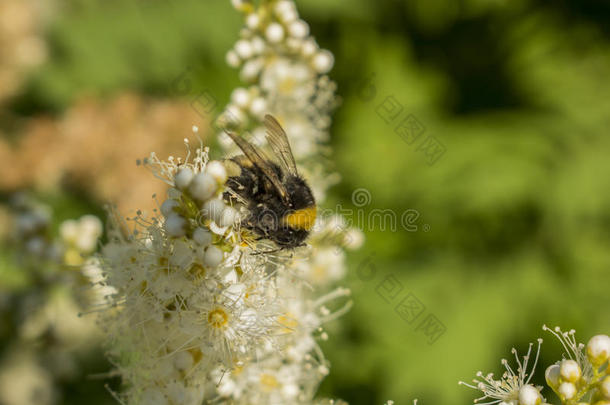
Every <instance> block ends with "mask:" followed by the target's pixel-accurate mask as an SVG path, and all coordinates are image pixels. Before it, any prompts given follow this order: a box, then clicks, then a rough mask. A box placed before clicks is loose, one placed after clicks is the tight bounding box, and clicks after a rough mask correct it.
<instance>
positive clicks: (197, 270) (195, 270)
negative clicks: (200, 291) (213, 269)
mask: <svg viewBox="0 0 610 405" xmlns="http://www.w3.org/2000/svg"><path fill="white" fill-rule="evenodd" d="M188 271H189V273H190V274H191V275H193V276H195V277H203V276H205V267H203V266H202V265H201V264H199V263H193V264H192V265H191V267H190V268H189V270H188Z"/></svg>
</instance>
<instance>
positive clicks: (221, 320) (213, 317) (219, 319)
mask: <svg viewBox="0 0 610 405" xmlns="http://www.w3.org/2000/svg"><path fill="white" fill-rule="evenodd" d="M228 321H229V315H227V313H226V312H225V310H224V309H222V308H216V309H214V310H212V311H210V313H209V314H208V323H209V324H210V325H212V327H214V328H217V329H220V328H222V327H223V326H225V325H226V324H227V322H228Z"/></svg>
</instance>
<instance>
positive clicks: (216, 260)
mask: <svg viewBox="0 0 610 405" xmlns="http://www.w3.org/2000/svg"><path fill="white" fill-rule="evenodd" d="M222 259H223V253H222V250H220V249H218V248H217V247H216V246H213V245H212V246H208V248H207V249H206V250H205V254H204V255H203V264H205V265H206V266H209V267H216V266H218V265H219V264H220V262H222Z"/></svg>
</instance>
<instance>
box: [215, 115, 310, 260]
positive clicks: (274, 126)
mask: <svg viewBox="0 0 610 405" xmlns="http://www.w3.org/2000/svg"><path fill="white" fill-rule="evenodd" d="M263 123H264V126H265V129H266V138H267V142H268V144H269V146H270V147H271V150H272V151H273V154H274V155H275V156H274V157H275V159H274V160H272V159H269V158H268V157H267V156H266V155H265V153H264V152H263V151H262V150H261V149H259V148H257V147H256V146H254V145H252V144H251V143H250V142H248V141H247V140H245V139H244V138H242V137H240V136H238V135H236V134H234V133H231V132H228V131H227V134H228V135H229V137H230V138H231V139H232V140H233V142H235V144H236V145H237V146H238V147H239V148H240V149H241V151H242V152H243V155H238V156H235V157H233V158H230V159H227V160H225V167H227V172H228V175H229V178H228V180H227V186H228V188H229V189H230V191H227V192H225V194H224V196H223V197H224V199H225V200H227V201H230V202H234V201H235V200H238V199H239V200H242V201H244V202H245V203H246V206H247V208H248V211H249V213H248V215H247V217H246V218H245V219H244V220H243V221H242V226H244V227H245V228H246V229H248V230H250V231H252V232H253V233H254V234H256V235H257V236H258V239H269V240H271V241H273V242H275V243H276V244H277V245H278V247H279V249H280V250H281V249H293V248H296V247H299V246H304V242H305V240H306V239H307V237H308V236H309V232H310V231H311V228H312V227H313V225H314V222H315V220H316V201H315V199H314V196H313V193H312V192H311V189H310V188H309V186H308V185H307V182H306V181H305V179H303V177H301V176H300V175H299V173H298V171H297V167H296V164H295V161H294V156H293V155H292V150H291V149H290V144H289V143H288V138H287V136H286V132H285V131H284V129H283V128H282V127H281V125H280V124H279V122H278V121H277V120H276V119H275V118H274V117H273V116H271V115H269V114H267V115H265V118H264V120H263ZM236 196H237V197H238V198H236Z"/></svg>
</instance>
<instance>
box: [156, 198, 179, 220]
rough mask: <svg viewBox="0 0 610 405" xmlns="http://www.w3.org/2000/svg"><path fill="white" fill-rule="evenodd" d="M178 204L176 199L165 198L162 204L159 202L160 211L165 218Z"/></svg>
mask: <svg viewBox="0 0 610 405" xmlns="http://www.w3.org/2000/svg"><path fill="white" fill-rule="evenodd" d="M179 205H180V204H178V201H176V200H172V199H168V200H165V201H163V204H161V213H162V214H163V216H164V217H165V218H167V217H168V216H169V215H170V214H172V213H174V208H176V207H178V206H179Z"/></svg>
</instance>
